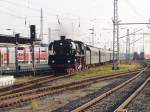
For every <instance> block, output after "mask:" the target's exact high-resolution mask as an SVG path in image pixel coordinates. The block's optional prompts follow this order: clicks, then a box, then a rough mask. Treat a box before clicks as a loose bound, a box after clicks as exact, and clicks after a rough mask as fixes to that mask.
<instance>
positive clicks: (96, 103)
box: [66, 67, 149, 112]
mask: <svg viewBox="0 0 150 112" xmlns="http://www.w3.org/2000/svg"><path fill="white" fill-rule="evenodd" d="M148 68H149V67H146V68H145V69H144V70H142V71H141V72H140V73H138V74H137V75H135V76H134V77H132V78H130V79H129V80H127V81H125V82H123V83H122V84H120V85H118V86H117V87H115V88H112V89H111V90H109V91H107V92H105V93H103V94H101V95H100V96H97V97H95V98H94V99H91V100H90V101H88V102H86V103H84V104H82V105H80V106H79V107H76V108H74V109H73V110H71V112H84V111H87V112H89V111H90V112H91V111H93V110H94V111H99V112H105V111H107V112H112V110H115V109H116V106H118V102H119V103H120V102H121V101H120V98H119V97H120V96H121V95H122V96H123V95H124V94H125V95H128V93H126V92H125V90H128V89H129V91H128V92H131V93H133V92H132V90H130V89H133V88H134V89H135V87H133V86H131V87H130V84H131V85H132V83H133V84H135V85H136V84H137V85H136V86H138V85H141V84H143V82H145V79H147V78H148V77H149V76H148V77H147V76H145V75H142V74H143V72H144V71H145V70H147V69H148ZM139 77H140V78H141V79H142V80H144V81H143V82H142V80H140V78H139ZM142 77H144V78H142ZM138 78H139V79H138ZM135 80H138V81H141V84H139V82H138V81H137V82H136V81H135ZM134 81H135V82H134ZM147 81H149V79H148V80H147ZM147 81H146V83H147ZM126 86H128V87H126ZM125 87H126V89H125V90H122V89H124V88H125ZM138 87H139V86H138ZM121 90H122V91H121ZM118 91H120V93H119V92H118ZM121 92H122V93H121ZM117 93H118V94H117ZM119 94H120V96H119ZM116 96H117V98H116ZM128 96H130V95H128ZM126 97H127V96H124V97H123V98H126ZM114 99H117V100H116V101H113V100H114ZM121 100H122V99H121ZM95 109H96V110H95ZM121 109H122V106H121V107H120V108H119V110H118V111H116V112H122V110H123V109H124V108H123V109H122V110H121ZM68 110H69V109H68ZM120 110H121V111H120ZM69 111H70V110H69ZM69 111H66V112H69ZM123 112H124V111H123Z"/></svg>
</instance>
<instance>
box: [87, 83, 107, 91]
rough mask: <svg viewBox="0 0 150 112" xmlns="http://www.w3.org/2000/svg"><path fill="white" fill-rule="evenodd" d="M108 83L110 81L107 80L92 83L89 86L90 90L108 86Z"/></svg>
mask: <svg viewBox="0 0 150 112" xmlns="http://www.w3.org/2000/svg"><path fill="white" fill-rule="evenodd" d="M108 84H109V83H107V82H100V83H96V84H92V85H91V86H90V87H89V88H88V90H90V91H95V90H97V89H100V88H102V87H105V86H107V85H108Z"/></svg>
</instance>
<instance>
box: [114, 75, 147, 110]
mask: <svg viewBox="0 0 150 112" xmlns="http://www.w3.org/2000/svg"><path fill="white" fill-rule="evenodd" d="M149 81H150V77H149V78H148V79H147V80H145V81H144V83H143V84H142V85H141V86H140V87H139V88H138V89H137V90H136V91H135V92H134V93H132V94H131V96H130V97H128V98H127V99H126V100H125V101H124V102H122V104H121V105H120V106H119V107H118V108H117V109H116V110H115V111H114V112H127V109H126V107H127V106H128V105H129V103H130V102H131V101H132V100H133V99H134V98H135V97H136V96H137V95H138V94H139V93H140V92H141V91H142V90H143V89H144V87H145V86H146V85H147V83H149Z"/></svg>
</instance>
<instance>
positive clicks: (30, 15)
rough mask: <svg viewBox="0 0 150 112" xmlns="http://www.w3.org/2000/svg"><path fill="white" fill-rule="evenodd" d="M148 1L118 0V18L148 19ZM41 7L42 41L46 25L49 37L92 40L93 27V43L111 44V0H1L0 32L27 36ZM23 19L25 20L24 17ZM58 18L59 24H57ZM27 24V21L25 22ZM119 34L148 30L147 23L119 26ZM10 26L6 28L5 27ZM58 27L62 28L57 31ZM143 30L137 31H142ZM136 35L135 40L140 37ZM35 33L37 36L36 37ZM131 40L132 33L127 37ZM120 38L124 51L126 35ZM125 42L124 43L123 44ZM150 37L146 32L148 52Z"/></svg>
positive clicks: (138, 20)
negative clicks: (92, 29) (49, 32)
mask: <svg viewBox="0 0 150 112" xmlns="http://www.w3.org/2000/svg"><path fill="white" fill-rule="evenodd" d="M149 4H150V1H149V0H118V5H119V20H121V22H148V21H149V18H150V12H149V11H150V7H149ZM41 8H42V9H43V18H44V21H43V26H44V42H47V34H48V28H49V27H50V28H51V40H54V39H58V36H59V35H67V37H68V38H72V39H76V40H82V41H84V42H86V43H89V44H90V42H91V41H92V39H91V34H90V33H91V31H90V30H89V29H91V28H92V27H93V26H94V29H95V44H94V45H95V46H99V47H104V45H105V44H106V45H107V47H106V48H109V47H110V46H111V43H112V28H113V26H112V17H113V0H0V13H1V19H0V20H1V21H0V33H1V34H13V32H17V33H21V35H24V36H28V30H29V28H28V27H29V24H35V25H36V26H37V34H38V35H39V29H40V9H41ZM25 18H26V19H25ZM58 19H59V22H60V24H58ZM25 23H26V24H25ZM120 27H121V29H120V36H123V35H126V29H127V28H129V29H130V32H133V31H134V30H135V31H136V30H139V29H141V28H143V29H144V32H146V33H149V32H150V30H149V29H148V27H147V25H130V26H120ZM8 28H9V29H13V31H12V30H10V31H8V30H6V29H8ZM59 30H61V31H59ZM142 32H143V31H140V32H139V34H140V33H142ZM139 34H137V35H136V36H135V40H136V39H138V38H140V37H142V35H139ZM38 35H37V36H38ZM130 38H131V41H132V40H133V36H130ZM120 41H121V50H124V51H125V38H124V39H122V40H120ZM123 42H124V44H123ZM149 44H150V36H148V35H147V36H146V35H145V51H146V52H147V53H150V50H149V49H150V47H148V46H149ZM135 50H138V51H141V50H142V40H141V41H139V42H137V43H136V44H135Z"/></svg>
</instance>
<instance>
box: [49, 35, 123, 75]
mask: <svg viewBox="0 0 150 112" xmlns="http://www.w3.org/2000/svg"><path fill="white" fill-rule="evenodd" d="M115 58H116V57H115ZM112 59H113V52H112V51H111V50H107V49H102V48H97V47H93V46H90V45H86V44H84V43H83V42H81V41H74V40H71V39H66V38H65V36H61V39H60V40H55V41H53V42H51V43H50V45H49V59H48V64H49V65H50V67H51V68H52V69H53V70H55V71H66V72H68V73H70V72H73V71H74V70H75V71H78V70H81V69H85V68H87V67H89V66H91V65H98V64H104V63H106V62H110V61H112ZM122 59H125V55H124V54H122V56H121V60H122Z"/></svg>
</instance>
